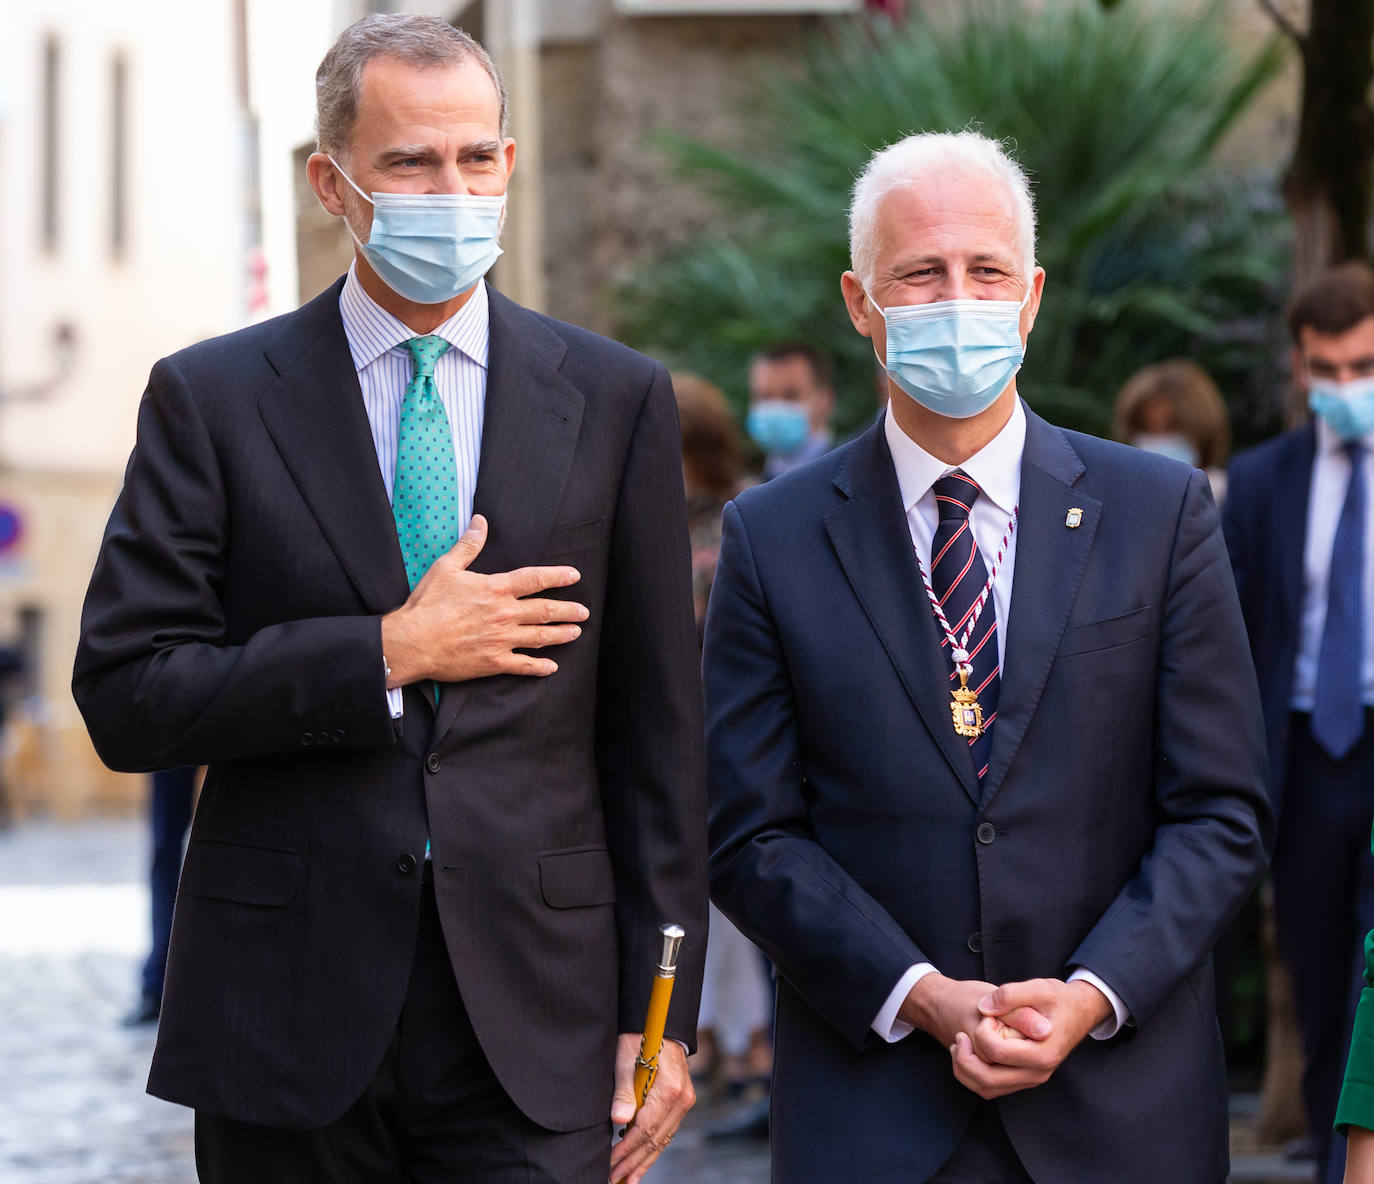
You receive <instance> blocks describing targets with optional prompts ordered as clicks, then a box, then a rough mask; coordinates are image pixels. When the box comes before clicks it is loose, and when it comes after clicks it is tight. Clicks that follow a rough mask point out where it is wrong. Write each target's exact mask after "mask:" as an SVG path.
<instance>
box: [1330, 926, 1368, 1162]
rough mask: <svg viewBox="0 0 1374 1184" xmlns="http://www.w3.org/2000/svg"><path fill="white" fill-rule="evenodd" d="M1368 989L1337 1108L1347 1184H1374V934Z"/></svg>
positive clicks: (1358, 1013) (1362, 995)
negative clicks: (1344, 1147)
mask: <svg viewBox="0 0 1374 1184" xmlns="http://www.w3.org/2000/svg"><path fill="white" fill-rule="evenodd" d="M1364 957H1365V972H1364V981H1365V988H1364V990H1363V991H1361V992H1360V1002H1359V1005H1358V1006H1357V1007H1356V1009H1355V1027H1354V1031H1353V1032H1352V1033H1351V1036H1350V1059H1349V1061H1347V1062H1346V1066H1345V1084H1344V1085H1343V1086H1342V1087H1341V1100H1340V1104H1339V1105H1338V1106H1337V1107H1336V1129H1337V1130H1338V1131H1340V1132H1341V1134H1343V1135H1345V1136H1346V1140H1347V1143H1346V1150H1345V1184H1374V930H1371V931H1370V933H1369V935H1368V936H1367V937H1366V938H1365V939H1364Z"/></svg>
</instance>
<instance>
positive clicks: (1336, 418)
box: [1307, 378, 1374, 440]
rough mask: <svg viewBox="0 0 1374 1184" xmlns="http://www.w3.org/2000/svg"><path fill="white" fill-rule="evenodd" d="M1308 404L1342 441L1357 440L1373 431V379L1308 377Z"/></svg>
mask: <svg viewBox="0 0 1374 1184" xmlns="http://www.w3.org/2000/svg"><path fill="white" fill-rule="evenodd" d="M1307 405H1308V406H1309V407H1311V408H1312V411H1313V413H1314V414H1316V415H1319V416H1320V417H1321V418H1322V419H1324V420H1325V421H1326V425H1327V427H1329V428H1330V429H1331V430H1332V431H1333V432H1335V433H1336V435H1338V436H1339V437H1340V438H1341V439H1342V440H1358V439H1360V438H1361V437H1362V436H1367V435H1369V433H1370V432H1374V378H1357V379H1355V380H1354V381H1352V382H1335V381H1333V380H1332V379H1329V378H1314V379H1311V380H1310V381H1309V382H1308V384H1307Z"/></svg>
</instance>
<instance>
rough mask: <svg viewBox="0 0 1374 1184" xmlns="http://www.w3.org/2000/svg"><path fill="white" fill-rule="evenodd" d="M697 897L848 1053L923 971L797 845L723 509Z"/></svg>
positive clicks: (866, 903) (788, 701)
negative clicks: (750, 945)
mask: <svg viewBox="0 0 1374 1184" xmlns="http://www.w3.org/2000/svg"><path fill="white" fill-rule="evenodd" d="M704 675H705V686H706V702H707V726H706V736H707V761H708V770H709V779H710V785H711V812H710V843H711V894H712V898H713V899H714V900H715V902H716V904H717V905H718V906H719V907H720V909H721V911H722V912H724V913H725V914H726V915H727V916H728V917H730V919H731V920H732V921H734V922H735V924H736V925H738V926H739V928H740V929H741V930H742V931H743V932H744V933H745V934H746V935H747V936H748V937H749V938H751V939H752V940H753V941H754V942H755V943H756V944H757V945H758V946H759V947H760V948H761V949H762V950H763V951H764V953H765V954H767V955H768V956H769V957H770V958H771V959H772V960H773V961H774V963H776V965H777V967H778V969H779V971H780V972H781V973H782V974H783V975H784V976H785V977H786V978H787V980H788V982H789V983H790V984H791V985H792V986H793V987H794V988H795V989H796V990H797V991H798V992H799V993H800V994H801V996H802V998H803V999H805V1000H806V1002H807V1003H808V1004H809V1005H810V1006H811V1007H812V1008H813V1009H814V1010H815V1011H816V1012H817V1013H818V1014H820V1015H821V1016H822V1017H824V1018H825V1019H826V1020H827V1021H828V1022H829V1023H830V1024H831V1025H832V1026H833V1027H834V1028H835V1029H836V1030H837V1031H839V1032H840V1033H841V1034H842V1035H843V1036H844V1037H845V1039H846V1040H848V1041H849V1042H850V1043H851V1044H853V1045H854V1046H855V1047H856V1048H863V1047H865V1046H867V1045H869V1044H872V1043H875V1042H876V1041H877V1039H878V1038H877V1036H876V1035H875V1034H874V1032H873V1031H872V1028H871V1025H872V1023H873V1020H874V1017H876V1016H877V1014H878V1012H879V1010H880V1009H881V1008H882V1006H883V1003H884V1002H885V1001H886V999H887V996H888V995H889V993H890V992H891V991H892V989H893V987H894V986H895V985H896V983H897V982H898V980H899V979H900V978H901V976H902V975H903V974H904V973H905V972H906V971H907V970H908V969H909V968H910V967H911V966H913V965H915V964H916V963H918V962H926V961H929V959H927V958H926V956H925V955H924V954H923V953H922V952H921V951H920V949H918V948H917V946H916V944H915V943H914V942H913V941H912V940H911V939H910V938H909V937H908V936H907V934H906V933H905V932H904V931H903V930H902V928H901V927H900V926H899V925H898V924H897V923H896V922H895V921H894V920H893V919H892V917H891V916H890V915H889V914H888V912H887V910H886V909H884V908H883V907H882V906H881V905H880V904H879V903H878V902H877V901H876V900H874V899H873V897H872V896H870V895H869V894H868V893H867V892H865V891H864V890H863V889H862V888H861V887H859V885H858V884H857V883H856V882H855V881H854V879H853V877H852V876H850V875H849V873H848V872H846V871H845V869H844V868H843V867H842V866H841V865H840V864H839V863H838V862H836V861H835V859H833V858H832V857H831V856H830V855H829V854H828V853H827V852H826V851H825V849H824V848H822V847H821V846H820V844H819V843H817V842H816V841H815V839H814V838H813V836H812V834H811V829H810V824H809V822H808V813H807V803H806V784H805V781H804V778H803V776H802V773H801V744H800V738H799V735H798V731H797V721H796V712H795V706H794V703H793V698H792V691H791V683H790V680H789V676H788V670H787V663H786V658H785V655H784V653H783V651H782V648H781V646H780V644H779V639H778V636H777V632H776V630H775V628H774V625H773V621H772V618H771V615H770V612H769V607H768V604H767V601H766V598H765V596H764V594H763V590H762V587H761V583H760V580H759V577H758V573H757V570H756V568H755V565H754V559H753V555H752V552H751V548H750V543H749V536H748V531H747V529H746V526H745V522H744V519H743V517H742V515H741V514H740V511H739V508H738V507H737V506H736V505H735V503H733V502H732V503H730V504H729V505H728V506H726V508H725V520H724V532H723V538H722V541H721V549H720V564H719V566H718V567H717V569H716V580H715V584H714V586H713V587H712V590H711V604H710V609H709V610H708V613H707V617H706V641H705V653H704Z"/></svg>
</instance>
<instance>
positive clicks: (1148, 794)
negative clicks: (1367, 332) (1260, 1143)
mask: <svg viewBox="0 0 1374 1184" xmlns="http://www.w3.org/2000/svg"><path fill="white" fill-rule="evenodd" d="M850 253H851V259H852V270H850V271H847V272H845V273H844V276H843V277H842V288H843V293H844V299H845V303H846V305H847V307H848V311H849V316H850V319H851V320H852V321H853V323H854V326H855V328H856V330H857V331H858V332H859V333H860V334H862V335H863V336H865V337H868V338H871V339H872V342H873V348H874V352H875V353H876V354H877V356H878V357H879V358H881V359H883V361H884V364H885V367H886V370H887V374H888V377H889V380H890V385H891V399H890V407H889V410H888V412H887V414H886V415H885V416H884V417H883V419H882V421H881V422H880V423H878V424H876V425H875V426H873V427H872V428H870V429H869V430H868V431H867V432H865V433H864V434H863V435H862V436H860V437H859V438H858V439H857V440H855V441H853V442H852V443H850V444H847V445H845V446H843V447H842V448H839V449H837V450H836V451H835V452H833V453H831V454H830V455H829V456H827V457H825V458H823V459H821V460H819V461H817V462H815V463H813V464H811V465H808V466H807V467H805V468H803V469H800V470H798V471H796V472H793V473H789V474H785V475H784V476H782V477H779V478H777V479H776V480H774V481H771V482H769V483H768V484H766V485H762V486H759V487H758V488H756V489H751V490H746V491H745V492H744V493H742V494H741V495H740V496H739V497H738V498H736V499H734V500H733V501H732V502H731V503H730V504H729V505H728V506H727V507H726V509H725V515H724V530H723V538H722V543H721V553H720V562H719V565H718V567H717V570H716V582H715V587H714V589H713V590H712V594H711V606H710V609H709V611H708V613H707V618H706V641H705V650H704V665H705V690H706V702H707V752H708V763H709V771H710V779H711V798H712V800H711V848H712V850H711V884H712V896H713V898H714V900H715V903H716V904H717V905H718V906H719V908H720V909H721V911H722V912H724V913H725V914H726V915H727V916H728V917H730V918H731V919H732V920H733V921H734V922H735V923H736V924H737V925H738V926H739V927H740V929H741V930H743V932H744V933H745V934H747V935H748V936H749V937H751V938H752V939H753V940H754V941H755V942H757V943H758V945H759V946H760V947H761V948H762V949H763V950H764V952H765V953H767V954H768V956H769V957H770V958H772V960H773V962H774V963H775V965H776V966H777V972H778V985H777V1029H776V1035H775V1041H776V1044H775V1048H776V1057H775V1061H774V1070H773V1093H772V1097H773V1111H772V1126H771V1142H772V1162H773V1179H774V1180H775V1181H777V1182H779V1184H803V1182H805V1184H810V1182H813V1181H815V1182H819V1181H831V1180H903V1181H911V1182H913V1184H915V1182H918V1181H928V1180H936V1181H941V1182H949V1184H952V1182H955V1181H959V1182H968V1181H978V1182H980V1184H986V1182H989V1181H997V1182H998V1184H1027V1182H1029V1181H1032V1180H1034V1181H1041V1182H1045V1181H1053V1182H1054V1184H1102V1181H1106V1180H1110V1181H1113V1182H1114V1184H1160V1181H1164V1180H1167V1181H1169V1182H1170V1184H1220V1182H1221V1181H1223V1180H1224V1179H1225V1178H1226V1175H1227V1166H1228V1164H1227V1094H1226V1074H1225V1068H1224V1064H1223V1058H1222V1048H1221V1038H1220V1033H1219V1031H1218V1028H1217V1023H1216V1017H1215V1014H1214V1012H1213V1008H1212V970H1211V966H1210V963H1209V951H1210V950H1211V947H1212V944H1213V942H1215V940H1216V938H1217V935H1218V934H1219V933H1220V932H1221V930H1222V928H1223V927H1224V926H1225V925H1226V923H1227V921H1228V920H1229V919H1230V917H1231V916H1232V915H1233V914H1234V912H1235V911H1236V910H1237V909H1238V908H1239V907H1240V905H1241V903H1242V902H1243V901H1244V900H1245V899H1246V897H1247V896H1248V895H1249V893H1250V890H1251V889H1252V887H1253V886H1254V884H1255V881H1256V880H1257V879H1258V878H1259V875H1260V873H1261V871H1262V870H1263V867H1264V864H1265V859H1266V855H1267V844H1268V838H1269V833H1270V814H1269V805H1268V799H1267V796H1266V793H1265V784H1264V782H1265V774H1264V737H1263V733H1262V730H1261V723H1260V709H1259V697H1258V695H1257V693H1256V689H1255V680H1254V673H1253V671H1252V670H1251V668H1250V662H1249V658H1248V655H1247V654H1246V650H1245V631H1244V627H1243V625H1242V623H1241V618H1240V611H1239V609H1238V607H1237V605H1236V593H1235V586H1234V584H1233V583H1232V580H1231V574H1230V570H1229V568H1228V565H1227V562H1226V550H1225V547H1224V545H1223V543H1222V538H1221V531H1220V528H1219V524H1218V522H1217V513H1216V509H1215V507H1214V506H1213V504H1212V499H1211V497H1210V496H1209V495H1208V492H1207V483H1206V479H1205V478H1204V477H1203V475H1202V473H1200V472H1199V471H1198V470H1197V469H1194V468H1192V467H1191V466H1187V465H1182V464H1179V463H1178V462H1176V461H1172V460H1167V459H1165V458H1163V457H1159V456H1153V455H1151V454H1149V453H1146V452H1142V451H1140V450H1138V449H1134V448H1125V447H1123V446H1122V445H1120V444H1115V443H1110V442H1108V441H1103V440H1099V439H1096V438H1094V437H1090V436H1084V435H1080V434H1078V433H1076V432H1067V431H1062V430H1060V429H1059V428H1056V427H1053V426H1052V425H1050V424H1048V423H1046V422H1045V421H1044V420H1043V419H1041V418H1039V417H1038V416H1037V415H1035V414H1034V413H1033V412H1031V411H1030V410H1029V409H1028V408H1027V407H1026V406H1025V405H1024V404H1023V403H1022V402H1021V400H1020V398H1019V397H1018V395H1017V390H1016V375H1017V371H1018V370H1019V369H1020V367H1021V362H1022V358H1023V355H1024V351H1025V347H1026V341H1027V339H1028V337H1030V336H1031V335H1032V332H1033V329H1034V326H1035V318H1036V313H1037V311H1038V310H1039V307H1040V297H1041V291H1042V287H1043V285H1044V283H1045V273H1044V271H1043V270H1041V269H1040V268H1038V267H1037V266H1036V265H1035V214H1034V208H1033V206H1032V203H1031V197H1030V186H1029V181H1028V179H1027V177H1026V175H1025V174H1024V173H1023V172H1022V171H1021V169H1020V168H1019V167H1018V166H1017V165H1016V164H1015V163H1014V162H1013V161H1012V160H1011V159H1010V158H1009V157H1008V156H1007V155H1006V154H1005V152H1004V151H1003V150H1002V149H1001V147H1000V146H999V145H998V144H996V143H994V142H993V141H991V140H988V139H985V138H984V137H982V136H980V135H978V134H976V133H972V132H965V133H961V134H957V135H918V136H912V137H909V138H907V139H905V140H903V141H901V142H899V143H897V144H894V145H892V146H890V147H888V148H886V149H884V150H882V151H881V152H879V153H877V154H876V155H875V156H874V157H873V158H872V159H871V160H870V161H869V163H868V165H867V167H866V168H865V170H864V172H863V174H862V175H861V176H860V178H859V180H858V181H857V182H856V183H855V187H854V195H853V201H852V203H851V207H850Z"/></svg>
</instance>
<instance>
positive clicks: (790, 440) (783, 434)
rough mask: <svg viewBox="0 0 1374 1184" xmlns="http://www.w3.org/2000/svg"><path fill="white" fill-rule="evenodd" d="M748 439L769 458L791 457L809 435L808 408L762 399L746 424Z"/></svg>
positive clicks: (752, 410)
mask: <svg viewBox="0 0 1374 1184" xmlns="http://www.w3.org/2000/svg"><path fill="white" fill-rule="evenodd" d="M745 428H746V430H747V431H748V432H749V438H750V439H751V440H753V441H754V443H755V444H757V445H758V446H759V447H760V448H762V449H763V450H764V452H766V453H768V454H769V455H770V456H792V455H794V454H795V453H797V452H800V451H801V448H802V445H804V444H805V443H806V438H807V436H808V435H809V434H810V430H811V425H810V422H809V420H808V417H807V414H806V408H805V407H803V406H802V405H801V404H800V403H790V402H788V401H787V400H786V399H761V400H760V401H759V402H757V403H755V404H754V405H753V406H752V407H750V408H749V417H748V419H747V420H746V421H745Z"/></svg>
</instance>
